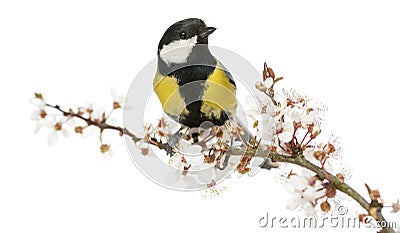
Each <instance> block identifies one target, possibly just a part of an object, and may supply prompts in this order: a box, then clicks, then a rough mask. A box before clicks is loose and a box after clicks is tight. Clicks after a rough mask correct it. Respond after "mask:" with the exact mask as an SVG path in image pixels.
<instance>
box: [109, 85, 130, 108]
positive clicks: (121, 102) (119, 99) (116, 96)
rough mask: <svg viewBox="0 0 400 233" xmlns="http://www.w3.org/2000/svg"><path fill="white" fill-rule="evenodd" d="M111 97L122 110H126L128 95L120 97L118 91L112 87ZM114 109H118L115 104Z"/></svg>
mask: <svg viewBox="0 0 400 233" xmlns="http://www.w3.org/2000/svg"><path fill="white" fill-rule="evenodd" d="M111 96H112V98H113V100H114V103H118V105H119V107H120V108H124V105H125V100H126V95H119V94H118V92H117V89H115V88H114V87H112V88H111ZM114 107H116V106H115V104H114Z"/></svg>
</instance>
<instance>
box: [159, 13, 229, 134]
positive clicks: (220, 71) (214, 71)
mask: <svg viewBox="0 0 400 233" xmlns="http://www.w3.org/2000/svg"><path fill="white" fill-rule="evenodd" d="M215 30H216V28H215V27H207V26H206V24H205V23H204V21H203V20H201V19H197V18H188V19H184V20H181V21H179V22H177V23H175V24H173V25H171V26H170V27H169V28H168V29H167V30H166V31H165V33H164V35H163V36H162V38H161V40H160V42H159V45H158V50H157V57H158V62H157V65H158V69H157V73H156V75H155V78H154V81H153V87H154V91H155V93H156V94H157V96H158V98H159V100H160V102H161V104H162V107H163V110H164V112H165V113H166V114H167V115H168V116H169V117H171V118H172V119H174V120H176V121H177V122H179V123H180V124H182V125H184V126H187V127H190V128H194V127H199V126H200V125H201V124H202V123H203V122H206V121H208V122H211V123H212V124H213V125H223V124H224V123H225V121H226V120H228V119H229V116H234V115H235V114H236V108H237V100H236V84H235V81H234V80H233V77H232V75H231V74H230V73H229V71H227V69H226V68H225V67H224V66H223V65H222V63H221V62H220V61H218V60H217V58H215V57H214V56H213V55H212V54H211V52H210V50H209V48H208V36H209V35H211V34H212V33H213V32H214V31H215Z"/></svg>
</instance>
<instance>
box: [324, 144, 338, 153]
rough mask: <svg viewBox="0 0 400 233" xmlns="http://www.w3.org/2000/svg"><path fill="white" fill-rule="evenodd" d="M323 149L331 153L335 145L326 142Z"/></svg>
mask: <svg viewBox="0 0 400 233" xmlns="http://www.w3.org/2000/svg"><path fill="white" fill-rule="evenodd" d="M324 151H325V152H326V153H327V154H331V153H333V152H335V151H336V149H335V146H334V145H332V144H330V143H328V144H326V145H325V146H324Z"/></svg>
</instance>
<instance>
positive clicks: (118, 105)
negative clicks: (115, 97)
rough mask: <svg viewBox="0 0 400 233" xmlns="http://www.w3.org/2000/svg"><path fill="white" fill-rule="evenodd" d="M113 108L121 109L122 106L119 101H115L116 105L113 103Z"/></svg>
mask: <svg viewBox="0 0 400 233" xmlns="http://www.w3.org/2000/svg"><path fill="white" fill-rule="evenodd" d="M113 108H114V109H118V108H121V105H120V104H119V103H118V102H117V101H114V103H113Z"/></svg>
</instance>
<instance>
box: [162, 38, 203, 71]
mask: <svg viewBox="0 0 400 233" xmlns="http://www.w3.org/2000/svg"><path fill="white" fill-rule="evenodd" d="M196 41H197V36H194V37H192V38H189V39H186V40H177V41H173V42H171V43H169V44H167V45H164V46H163V47H162V49H161V51H160V57H161V59H162V60H163V61H164V62H166V63H167V64H171V63H175V64H182V63H185V62H186V61H187V58H188V56H189V55H190V53H191V52H192V49H193V47H194V46H195V45H196Z"/></svg>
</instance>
